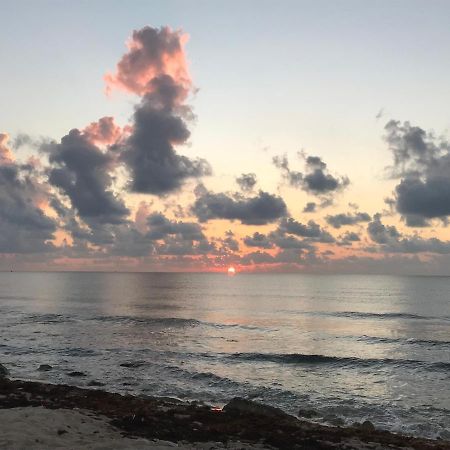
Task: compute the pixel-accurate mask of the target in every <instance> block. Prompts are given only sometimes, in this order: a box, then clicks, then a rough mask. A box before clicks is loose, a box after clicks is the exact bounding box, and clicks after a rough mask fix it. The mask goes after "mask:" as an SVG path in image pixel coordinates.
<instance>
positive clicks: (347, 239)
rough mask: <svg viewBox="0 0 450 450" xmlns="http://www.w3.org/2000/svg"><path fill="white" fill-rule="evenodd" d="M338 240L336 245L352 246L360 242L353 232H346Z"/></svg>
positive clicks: (357, 235)
mask: <svg viewBox="0 0 450 450" xmlns="http://www.w3.org/2000/svg"><path fill="white" fill-rule="evenodd" d="M339 239H340V240H339V242H338V245H352V244H353V242H359V241H360V240H361V238H360V236H359V234H358V233H355V232H354V231H347V232H346V233H344V234H343V235H342V236H340V237H339Z"/></svg>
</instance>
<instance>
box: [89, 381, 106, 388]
mask: <svg viewBox="0 0 450 450" xmlns="http://www.w3.org/2000/svg"><path fill="white" fill-rule="evenodd" d="M87 385H88V386H97V387H100V386H104V385H105V383H102V382H101V381H97V380H91V381H89V383H88V384H87Z"/></svg>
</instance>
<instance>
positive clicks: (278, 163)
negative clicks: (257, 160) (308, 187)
mask: <svg viewBox="0 0 450 450" xmlns="http://www.w3.org/2000/svg"><path fill="white" fill-rule="evenodd" d="M272 162H273V165H274V166H275V167H276V168H277V169H280V170H281V172H282V174H283V177H284V179H285V180H286V181H287V183H288V184H289V186H292V187H296V188H303V186H304V185H303V173H301V172H297V171H295V170H291V169H290V167H289V161H288V159H287V156H286V155H279V156H274V157H273V158H272Z"/></svg>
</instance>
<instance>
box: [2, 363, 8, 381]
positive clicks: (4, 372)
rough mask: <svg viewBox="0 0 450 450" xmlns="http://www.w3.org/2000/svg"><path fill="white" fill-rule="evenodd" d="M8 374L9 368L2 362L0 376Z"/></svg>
mask: <svg viewBox="0 0 450 450" xmlns="http://www.w3.org/2000/svg"><path fill="white" fill-rule="evenodd" d="M8 374H9V370H8V369H7V368H6V367H5V366H4V365H3V364H0V378H4V377H6V376H8Z"/></svg>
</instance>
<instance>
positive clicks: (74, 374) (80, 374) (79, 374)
mask: <svg viewBox="0 0 450 450" xmlns="http://www.w3.org/2000/svg"><path fill="white" fill-rule="evenodd" d="M67 375H69V377H85V376H86V374H85V373H84V372H78V371H76V370H75V371H74V372H69V373H68V374H67Z"/></svg>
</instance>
